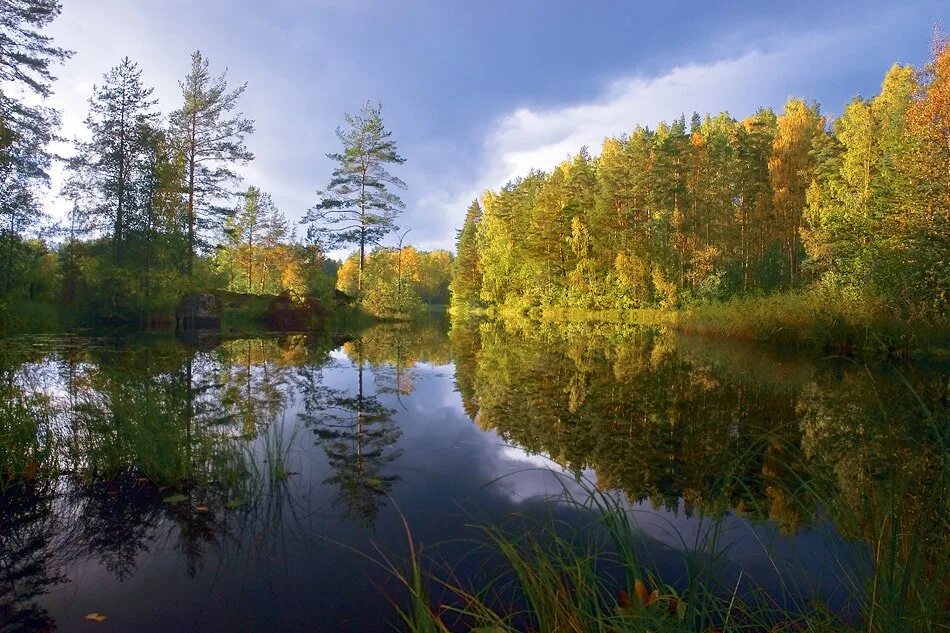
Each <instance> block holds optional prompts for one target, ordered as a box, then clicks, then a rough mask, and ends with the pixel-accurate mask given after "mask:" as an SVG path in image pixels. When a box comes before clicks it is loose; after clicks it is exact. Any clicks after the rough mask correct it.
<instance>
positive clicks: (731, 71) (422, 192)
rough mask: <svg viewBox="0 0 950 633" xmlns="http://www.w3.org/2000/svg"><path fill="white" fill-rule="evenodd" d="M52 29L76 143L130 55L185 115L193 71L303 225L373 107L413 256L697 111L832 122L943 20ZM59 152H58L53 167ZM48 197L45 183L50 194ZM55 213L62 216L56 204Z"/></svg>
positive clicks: (248, 18)
mask: <svg viewBox="0 0 950 633" xmlns="http://www.w3.org/2000/svg"><path fill="white" fill-rule="evenodd" d="M63 4H64V8H63V14H62V16H60V18H59V20H58V21H57V22H56V23H54V24H53V25H52V27H51V28H50V31H51V34H52V35H53V36H54V37H55V38H56V40H57V41H58V43H60V45H62V46H65V47H68V48H71V49H73V50H75V51H76V55H75V56H74V57H73V58H72V59H71V60H70V61H68V62H67V63H66V66H65V67H64V68H61V69H59V73H58V75H59V78H60V79H59V81H58V82H57V84H56V94H55V95H54V97H53V98H52V99H51V104H52V105H55V106H56V107H58V108H60V109H61V110H62V112H63V134H64V136H66V137H68V138H72V137H74V136H77V135H80V136H81V135H83V133H84V132H83V125H82V120H83V118H84V117H85V115H86V109H87V108H86V100H87V99H88V96H89V94H90V93H91V89H92V84H93V83H95V82H98V81H99V79H100V77H101V75H102V73H103V72H105V71H107V70H108V69H109V67H111V66H112V65H114V64H115V63H116V62H117V61H118V60H119V59H120V58H121V57H122V56H123V55H128V56H129V57H130V58H132V59H133V60H136V61H138V62H139V63H140V65H141V66H142V68H143V70H144V78H145V80H146V82H147V83H148V84H150V85H153V86H155V95H156V96H157V97H158V98H159V99H160V102H161V103H160V107H161V109H162V111H163V112H165V113H167V112H169V111H171V110H172V109H174V108H176V107H178V101H179V90H178V84H177V81H178V79H180V78H181V77H182V76H183V75H184V73H185V72H186V70H187V66H188V58H189V54H190V53H191V51H193V50H195V49H200V50H201V51H202V52H203V53H204V54H205V55H206V56H207V57H208V58H209V59H210V60H211V65H212V70H214V71H221V70H223V69H224V68H225V67H226V66H227V67H228V69H229V71H228V72H229V78H230V81H231V82H232V85H236V84H238V83H240V82H244V81H246V82H247V83H248V88H247V92H246V97H245V99H244V102H243V110H244V113H245V114H246V115H248V116H250V117H251V118H253V119H255V120H256V124H257V131H256V133H255V134H254V135H253V136H252V137H251V138H250V139H249V143H248V145H249V147H250V149H251V150H252V151H253V152H254V153H255V154H256V156H257V158H256V160H255V161H254V162H253V163H252V164H250V165H249V166H248V167H247V168H245V169H243V170H242V171H243V175H244V176H245V178H246V184H255V185H258V186H260V187H261V188H263V189H264V190H266V191H268V192H269V193H271V195H272V196H273V197H274V199H275V201H276V202H277V204H278V206H279V207H280V208H281V210H282V211H284V213H285V214H286V215H287V216H288V217H289V218H291V219H293V220H297V219H299V218H300V217H301V216H302V215H303V213H304V212H305V210H306V209H307V208H308V207H309V206H312V205H313V204H314V203H315V202H316V194H315V192H316V190H317V189H320V188H322V187H323V186H324V185H325V183H326V181H327V178H328V176H329V173H330V170H331V169H332V165H331V164H330V162H329V161H328V160H327V159H326V158H325V156H324V155H325V154H326V153H327V152H330V151H335V150H336V149H337V145H336V139H335V136H334V133H333V131H334V129H335V127H336V126H337V125H338V124H339V123H340V122H341V121H342V118H343V114H344V112H347V111H355V110H357V109H359V107H360V105H361V104H362V103H363V102H364V101H365V100H372V101H381V102H382V103H383V113H384V117H385V119H386V122H387V124H388V126H389V127H390V128H391V129H392V130H393V133H394V137H395V138H396V139H397V141H398V143H399V147H400V151H401V153H402V154H403V155H404V156H406V158H407V159H408V161H407V163H406V164H405V165H403V166H401V167H399V168H397V169H396V170H395V171H396V172H397V174H398V175H400V176H401V177H402V178H403V180H405V181H406V182H407V183H408V185H409V189H408V191H406V192H405V195H404V199H405V201H406V205H407V211H406V212H405V214H404V215H403V216H402V218H401V219H400V221H399V224H400V225H401V226H402V228H403V229H406V228H411V229H412V230H411V232H410V233H409V237H408V238H407V239H408V240H410V241H412V242H413V243H416V244H417V245H419V246H421V247H423V248H435V247H447V248H450V247H451V246H452V244H453V243H454V236H455V229H456V228H457V227H458V226H459V224H460V223H461V218H462V217H463V215H464V212H465V208H466V206H467V205H468V203H469V202H470V200H471V199H472V198H473V197H475V196H476V195H477V194H478V193H479V192H480V191H482V190H484V189H485V188H497V187H499V186H501V185H503V184H504V183H505V182H506V181H507V180H509V179H511V178H513V177H516V176H519V175H523V174H524V173H525V172H526V171H527V170H528V169H529V168H531V167H538V168H544V169H547V168H550V167H552V166H553V165H555V164H556V163H558V162H560V161H561V160H563V159H564V158H566V157H567V156H568V155H569V154H570V153H573V152H576V151H577V150H578V149H579V148H580V147H581V146H582V145H588V146H590V148H591V150H592V151H593V152H595V153H596V152H597V151H598V148H599V146H600V143H601V141H602V140H603V138H604V137H605V136H607V135H617V134H620V133H622V132H625V131H629V130H630V129H631V128H632V127H633V126H634V125H636V124H642V125H648V126H651V127H653V126H655V124H656V123H657V122H658V121H659V120H662V119H666V120H669V119H671V118H675V117H677V116H679V115H680V114H681V113H685V114H686V115H687V117H688V116H689V114H690V113H692V112H693V111H694V110H697V111H699V112H707V111H711V112H718V111H720V110H728V111H729V112H730V113H731V114H732V115H733V116H735V117H737V118H741V117H744V116H746V115H748V114H751V113H752V112H754V111H755V110H756V109H757V108H758V107H760V106H772V107H774V108H776V109H780V108H781V106H782V104H783V103H784V102H785V100H786V99H787V97H789V96H801V97H805V98H807V99H816V100H818V101H819V102H820V103H821V104H822V109H823V111H824V112H826V113H828V114H830V115H831V116H834V115H835V114H836V113H838V112H840V110H841V108H842V106H843V105H844V104H845V103H846V102H847V101H848V100H849V99H850V98H852V97H853V96H854V95H856V94H864V95H871V94H874V93H875V92H876V91H877V88H878V86H879V84H880V81H881V79H882V77H883V75H884V73H885V72H886V70H887V69H888V67H889V66H890V65H891V64H892V63H894V62H901V63H911V64H914V65H920V64H921V63H923V62H924V61H925V60H926V59H927V57H928V54H929V49H930V45H931V42H932V38H933V33H934V28H935V27H936V26H938V25H939V24H940V23H941V22H942V23H943V24H944V25H947V24H950V3H948V2H945V1H942V0H922V1H919V2H903V3H892V2H842V3H837V4H836V3H829V2H818V1H812V0H803V1H795V2H787V1H786V2H776V3H767V2H740V1H733V2H673V1H668V2H660V1H657V2H650V3H646V2H636V3H635V2H621V1H614V2H594V1H589V2H583V3H582V2H566V1H565V2H562V1H555V0H544V1H542V0H530V1H528V0H525V1H516V0H509V1H508V2H500V1H499V2H495V1H487V0H479V1H478V2H456V1H450V0H443V1H434V0H433V1H430V0H418V1H408V0H405V1H385V0H374V1H370V0H325V1H321V2H293V1H290V0H269V1H267V2H262V1H260V0H255V1H248V0H244V1H241V2H225V1H223V0H202V1H201V2H195V1H193V0H191V1H184V0H162V1H160V2H159V1H151V0H112V1H105V0H98V1H97V0H64V3H63ZM61 151H63V152H66V151H68V150H67V149H66V148H61ZM57 186H58V183H57V182H54V185H53V189H52V193H55V190H56V188H57ZM48 207H49V209H50V210H51V211H52V212H53V214H54V215H57V214H59V213H62V211H63V209H64V208H65V207H66V204H65V203H64V202H63V201H61V200H57V199H56V198H55V196H54V195H51V196H50V200H49V202H48Z"/></svg>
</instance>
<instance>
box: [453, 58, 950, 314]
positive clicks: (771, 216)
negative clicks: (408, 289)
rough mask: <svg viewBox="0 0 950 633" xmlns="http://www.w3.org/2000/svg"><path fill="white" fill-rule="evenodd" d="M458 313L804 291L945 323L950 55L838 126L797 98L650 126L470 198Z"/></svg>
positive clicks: (892, 78) (857, 107) (903, 78)
mask: <svg viewBox="0 0 950 633" xmlns="http://www.w3.org/2000/svg"><path fill="white" fill-rule="evenodd" d="M457 257H458V260H457V264H456V267H455V271H454V275H453V279H452V284H451V289H452V299H453V302H454V303H455V304H456V306H457V307H459V308H472V307H478V306H482V307H484V306H508V307H513V308H519V309H530V308H532V307H538V306H541V307H544V306H573V307H578V308H582V309H594V310H597V309H618V308H619V309H627V308H644V307H653V306H658V307H671V308H672V307H682V306H689V305H695V304H697V303H702V302H709V301H721V300H726V299H729V298H731V297H735V296H747V295H754V294H757V293H758V294H764V293H772V292H775V291H788V290H796V289H809V290H810V291H821V292H823V293H826V294H827V295H828V296H829V297H832V298H833V297H846V298H850V299H852V300H857V301H861V302H868V303H872V304H874V305H876V306H878V307H879V309H880V310H884V311H893V312H895V313H896V314H899V315H901V316H902V317H903V318H914V319H925V320H932V319H934V318H936V319H940V318H945V317H946V315H947V307H948V300H950V49H948V47H947V44H946V42H939V43H935V45H934V51H933V59H932V62H931V63H930V64H928V65H927V66H925V67H924V68H920V69H915V68H912V67H910V66H902V65H895V66H893V67H892V68H891V70H890V71H889V72H888V73H887V75H886V76H885V78H884V81H883V83H882V85H881V90H880V94H878V95H876V96H874V97H872V98H864V97H856V98H855V99H854V100H853V101H851V102H850V103H849V104H848V105H847V107H846V108H845V109H844V112H842V114H841V116H840V117H838V118H837V119H835V120H833V121H829V120H828V118H827V117H826V116H824V115H823V114H822V113H821V111H820V109H819V106H818V104H817V103H808V102H806V101H803V100H801V99H790V100H789V101H788V103H787V104H786V105H785V108H784V110H783V111H782V113H781V114H778V115H776V113H774V112H773V111H772V110H770V109H761V110H759V111H758V112H756V113H755V114H753V115H752V116H750V117H748V118H746V119H743V120H736V119H734V118H733V117H732V116H730V115H729V114H728V113H725V112H723V113H721V114H718V115H715V116H712V115H705V116H701V115H699V114H694V115H693V116H692V117H691V118H690V119H689V120H687V119H686V118H685V117H680V118H678V119H675V120H673V121H672V122H671V123H665V122H664V123H660V124H659V125H658V126H657V127H656V128H655V129H649V128H644V127H639V126H638V127H636V128H635V129H634V130H633V131H632V132H631V133H630V134H625V135H622V136H619V137H616V138H608V139H606V140H605V141H604V143H603V146H602V148H601V151H600V154H599V156H596V157H594V156H592V155H591V154H590V153H589V152H588V150H587V148H582V149H581V150H580V152H579V153H578V154H577V155H576V156H574V157H573V158H571V159H570V160H567V161H565V162H564V163H562V164H560V165H559V166H557V167H556V168H555V169H554V170H553V171H551V172H549V173H545V172H540V171H535V172H532V173H531V174H529V175H527V176H525V177H524V178H521V179H519V180H517V181H515V182H512V183H509V184H508V185H506V186H505V187H504V188H502V189H501V190H500V191H490V192H487V193H485V194H484V196H483V197H482V198H481V199H480V200H478V201H475V202H473V203H472V205H471V207H470V208H469V210H468V213H467V216H466V218H465V224H464V226H463V227H462V229H461V231H460V232H459V236H458V243H457Z"/></svg>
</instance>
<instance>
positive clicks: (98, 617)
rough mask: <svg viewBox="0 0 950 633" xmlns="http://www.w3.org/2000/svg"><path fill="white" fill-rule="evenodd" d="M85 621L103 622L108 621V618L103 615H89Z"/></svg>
mask: <svg viewBox="0 0 950 633" xmlns="http://www.w3.org/2000/svg"><path fill="white" fill-rule="evenodd" d="M85 619H86V620H91V621H93V622H102V621H103V620H105V619H106V616H104V615H102V614H101V613H87V614H86V618H85Z"/></svg>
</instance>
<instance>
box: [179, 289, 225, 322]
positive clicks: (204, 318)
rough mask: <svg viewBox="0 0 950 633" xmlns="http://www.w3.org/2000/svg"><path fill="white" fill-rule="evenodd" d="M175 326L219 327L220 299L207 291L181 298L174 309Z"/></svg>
mask: <svg viewBox="0 0 950 633" xmlns="http://www.w3.org/2000/svg"><path fill="white" fill-rule="evenodd" d="M175 326H176V327H177V328H178V329H180V330H206V329H210V328H218V327H221V300H220V299H219V298H218V297H217V296H215V295H213V294H211V293H207V292H201V293H198V294H193V295H188V296H187V297H184V298H182V300H181V302H180V303H179V304H178V307H177V308H176V309H175Z"/></svg>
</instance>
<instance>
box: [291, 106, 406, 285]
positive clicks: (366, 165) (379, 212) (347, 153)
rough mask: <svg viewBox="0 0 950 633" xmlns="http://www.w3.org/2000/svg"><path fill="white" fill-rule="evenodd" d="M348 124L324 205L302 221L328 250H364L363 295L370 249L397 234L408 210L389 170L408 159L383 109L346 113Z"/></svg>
mask: <svg viewBox="0 0 950 633" xmlns="http://www.w3.org/2000/svg"><path fill="white" fill-rule="evenodd" d="M345 121H346V127H345V128H337V130H336V135H337V138H338V139H339V140H340V143H341V144H342V145H343V151H342V152H337V153H332V154H327V158H329V159H331V160H332V161H334V162H335V163H336V164H337V166H336V168H335V169H334V170H333V174H332V175H331V177H330V183H329V184H328V185H327V188H326V189H325V190H323V191H319V192H318V195H319V196H320V198H321V200H320V202H319V203H317V205H316V206H314V207H313V208H312V209H310V211H309V212H308V213H307V215H306V217H305V218H304V219H303V222H309V223H316V224H317V225H318V227H317V228H318V229H319V230H320V231H321V233H322V234H323V235H324V236H325V237H326V238H327V240H326V241H327V242H328V246H345V245H349V244H355V245H357V246H358V247H359V254H360V258H359V273H358V278H357V288H358V290H359V291H362V289H363V270H364V267H365V264H366V246H367V244H378V243H379V242H380V240H381V239H382V238H383V237H385V236H386V235H387V234H388V233H390V232H391V231H393V230H395V229H396V228H397V227H396V223H395V220H396V218H397V217H398V215H399V213H400V212H401V211H402V209H404V208H405V205H404V204H403V201H402V199H401V198H400V197H399V196H398V195H396V194H394V193H392V192H391V191H390V190H389V188H390V187H395V188H397V189H405V188H406V184H405V183H404V182H403V181H402V180H400V179H399V178H397V177H396V176H394V175H392V174H390V173H389V171H387V168H386V166H387V165H389V164H395V165H401V164H403V163H404V162H406V159H404V158H403V157H402V156H400V155H399V153H398V152H397V150H396V142H395V141H393V140H392V139H391V136H392V132H390V131H389V130H387V129H386V127H385V125H384V124H383V116H382V105H380V104H377V105H376V106H372V105H370V104H369V103H367V104H366V105H364V106H363V109H362V110H361V111H360V113H359V114H355V115H354V114H347V115H346V117H345Z"/></svg>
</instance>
